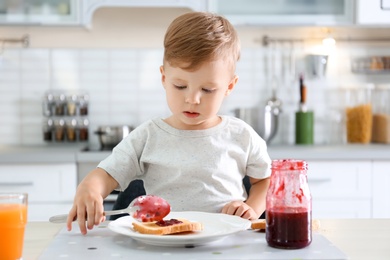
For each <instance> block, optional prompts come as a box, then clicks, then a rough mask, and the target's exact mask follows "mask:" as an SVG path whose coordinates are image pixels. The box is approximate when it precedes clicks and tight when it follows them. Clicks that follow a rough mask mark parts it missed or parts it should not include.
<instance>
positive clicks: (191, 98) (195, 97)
mask: <svg viewBox="0 0 390 260" xmlns="http://www.w3.org/2000/svg"><path fill="white" fill-rule="evenodd" d="M185 101H186V103H190V104H199V103H200V94H199V93H189V94H188V95H187V97H186V99H185Z"/></svg>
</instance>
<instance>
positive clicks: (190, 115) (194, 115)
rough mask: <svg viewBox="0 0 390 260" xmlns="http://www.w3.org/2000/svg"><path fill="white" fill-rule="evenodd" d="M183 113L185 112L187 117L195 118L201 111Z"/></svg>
mask: <svg viewBox="0 0 390 260" xmlns="http://www.w3.org/2000/svg"><path fill="white" fill-rule="evenodd" d="M183 114H184V115H185V116H186V117H189V118H195V117H198V116H199V115H200V114H199V113H196V112H190V111H184V112H183Z"/></svg>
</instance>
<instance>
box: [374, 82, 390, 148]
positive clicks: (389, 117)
mask: <svg viewBox="0 0 390 260" xmlns="http://www.w3.org/2000/svg"><path fill="white" fill-rule="evenodd" d="M372 101H373V102H372V104H373V108H372V112H373V115H372V138H371V140H372V142H374V143H385V144H387V143H390V85H378V86H376V87H375V89H374V91H373V98H372Z"/></svg>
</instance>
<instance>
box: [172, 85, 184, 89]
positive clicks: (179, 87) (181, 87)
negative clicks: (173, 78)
mask: <svg viewBox="0 0 390 260" xmlns="http://www.w3.org/2000/svg"><path fill="white" fill-rule="evenodd" d="M174 86H175V88H177V89H185V88H186V86H176V85H174Z"/></svg>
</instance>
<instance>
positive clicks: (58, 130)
mask: <svg viewBox="0 0 390 260" xmlns="http://www.w3.org/2000/svg"><path fill="white" fill-rule="evenodd" d="M54 136H55V140H56V141H57V142H63V141H64V139H65V120H64V119H56V120H55V121H54Z"/></svg>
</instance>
